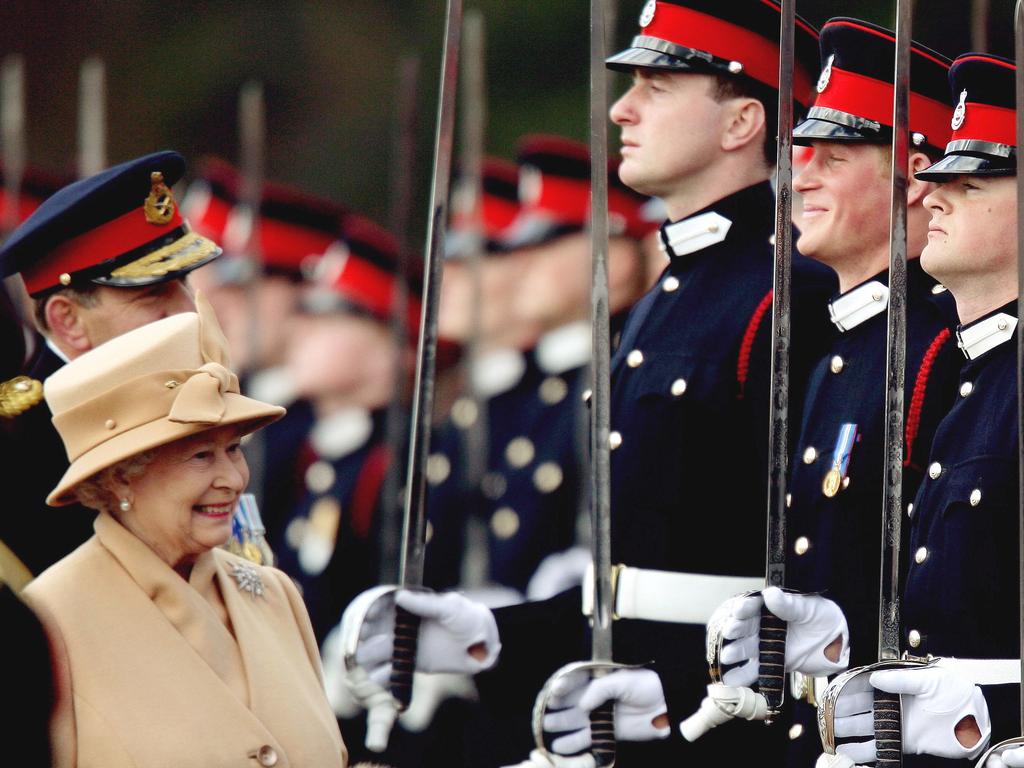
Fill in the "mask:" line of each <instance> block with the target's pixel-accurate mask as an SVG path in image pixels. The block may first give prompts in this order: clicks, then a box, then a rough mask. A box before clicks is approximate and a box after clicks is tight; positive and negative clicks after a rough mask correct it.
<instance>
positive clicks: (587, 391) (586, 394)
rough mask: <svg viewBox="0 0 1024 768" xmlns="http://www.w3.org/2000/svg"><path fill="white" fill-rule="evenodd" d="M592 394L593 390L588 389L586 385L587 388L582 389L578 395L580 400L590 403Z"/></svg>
mask: <svg viewBox="0 0 1024 768" xmlns="http://www.w3.org/2000/svg"><path fill="white" fill-rule="evenodd" d="M593 396H594V390H592V389H590V388H589V387H588V388H587V389H584V390H583V394H582V395H580V400H582V401H583V402H584V403H590V399H591V398H592V397H593Z"/></svg>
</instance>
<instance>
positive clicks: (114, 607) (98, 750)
mask: <svg viewBox="0 0 1024 768" xmlns="http://www.w3.org/2000/svg"><path fill="white" fill-rule="evenodd" d="M242 562H244V561H242V560H240V559H239V558H237V557H235V556H234V555H231V554H229V553H227V552H224V551H222V550H213V551H212V552H208V553H206V554H204V555H202V556H201V557H200V558H199V559H198V560H197V562H196V564H195V566H194V568H193V570H192V574H191V576H190V579H189V581H188V582H187V583H186V582H185V581H184V580H183V579H182V578H181V577H180V576H178V575H177V574H176V573H175V572H174V571H173V570H172V569H171V568H170V567H169V566H168V565H166V564H165V563H164V562H163V561H162V560H160V559H159V558H158V557H157V556H156V555H155V554H154V553H153V551H152V550H150V549H149V547H147V546H146V545H145V544H143V543H142V542H141V541H139V540H138V539H137V538H135V536H133V535H132V534H131V533H129V532H128V531H127V530H126V529H125V528H123V527H122V526H121V525H120V524H119V523H118V522H117V521H116V520H114V519H113V518H112V517H110V516H108V515H105V514H101V515H100V516H99V517H98V518H97V520H96V535H95V536H93V537H92V538H91V539H89V541H87V542H86V543H85V544H83V545H82V546H81V547H79V548H78V549H77V550H75V551H74V552H72V553H71V554H70V555H68V556H67V557H65V558H64V559H63V560H61V561H60V562H58V563H56V564H55V565H53V566H52V567H51V568H49V569H47V570H46V571H45V572H44V573H43V574H42V575H40V576H39V578H37V579H36V580H35V581H34V582H32V584H30V585H29V587H28V588H27V589H26V590H25V596H26V598H27V599H28V601H29V602H30V603H31V604H32V605H33V606H34V607H36V608H37V610H39V612H40V613H41V614H42V615H43V616H44V617H45V618H46V619H47V624H48V625H49V629H50V630H51V633H52V634H53V639H54V646H55V648H56V651H57V658H58V666H60V665H64V666H65V667H66V670H67V673H68V674H67V680H68V681H69V685H70V692H71V696H70V697H69V699H68V706H67V707H66V711H65V712H64V713H63V714H61V715H60V716H59V717H58V718H57V722H56V725H55V733H56V735H55V745H54V746H55V753H56V755H57V756H58V764H59V765H60V766H61V767H62V768H63V766H78V767H79V768H120V767H121V766H125V768H128V767H129V766H130V767H131V768H186V767H187V766H196V768H220V767H221V766H224V768H227V766H236V767H237V768H261V766H265V767H266V768H270V766H276V768H336V767H339V766H341V767H343V766H345V765H346V763H347V755H346V753H345V747H344V745H343V744H342V742H341V736H340V734H339V732H338V725H337V722H336V720H335V718H334V715H333V713H332V712H331V708H330V706H329V705H328V703H327V699H326V697H325V695H324V691H323V684H322V678H321V669H320V657H319V655H318V652H317V647H316V642H315V640H314V639H313V632H312V629H311V627H310V624H309V618H308V616H307V614H306V610H305V608H304V606H303V604H302V600H301V599H300V597H299V595H298V592H297V591H296V589H295V587H294V586H293V585H292V583H291V581H290V580H289V579H288V577H287V576H285V575H284V574H283V573H281V572H280V571H277V570H274V569H272V568H265V567H259V566H257V568H258V570H259V574H260V578H261V580H262V584H263V589H264V593H263V595H261V596H254V595H252V594H250V593H249V592H244V591H242V590H241V589H240V588H239V585H238V583H236V581H235V579H234V578H233V577H232V573H233V569H234V566H235V564H237V563H242Z"/></svg>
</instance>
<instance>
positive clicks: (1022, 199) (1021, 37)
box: [1013, 0, 1024, 734]
mask: <svg viewBox="0 0 1024 768" xmlns="http://www.w3.org/2000/svg"><path fill="white" fill-rule="evenodd" d="M1013 31H1014V56H1015V58H1016V62H1017V73H1016V89H1015V95H1016V98H1017V101H1016V105H1017V146H1018V147H1024V69H1022V68H1021V66H1022V64H1024V0H1017V6H1016V8H1015V9H1014V12H1013ZM1022 286H1024V176H1022V175H1021V173H1020V168H1019V167H1018V169H1017V316H1018V317H1021V318H1024V293H1022V292H1021V287H1022ZM1021 366H1024V333H1022V332H1021V331H1020V330H1018V331H1017V451H1018V459H1017V461H1018V464H1017V469H1018V472H1019V473H1020V477H1019V482H1020V484H1019V485H1018V488H1017V493H1018V503H1019V504H1020V505H1021V506H1020V528H1019V544H1018V546H1019V547H1020V549H1019V550H1018V551H1019V553H1020V605H1021V606H1022V609H1021V623H1020V643H1021V680H1022V681H1024V369H1022V367H1021ZM1020 696H1021V698H1020V713H1021V714H1020V716H1021V724H1020V732H1021V734H1024V684H1022V685H1021V686H1020Z"/></svg>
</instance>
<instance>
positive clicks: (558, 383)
mask: <svg viewBox="0 0 1024 768" xmlns="http://www.w3.org/2000/svg"><path fill="white" fill-rule="evenodd" d="M538 394H539V395H540V399H541V401H542V402H544V403H545V404H546V405H557V404H558V403H560V402H562V401H563V400H564V399H565V396H566V395H567V394H569V385H568V384H566V383H565V379H563V378H562V377H560V376H548V377H547V378H546V379H544V381H542V382H541V384H540V390H539V391H538Z"/></svg>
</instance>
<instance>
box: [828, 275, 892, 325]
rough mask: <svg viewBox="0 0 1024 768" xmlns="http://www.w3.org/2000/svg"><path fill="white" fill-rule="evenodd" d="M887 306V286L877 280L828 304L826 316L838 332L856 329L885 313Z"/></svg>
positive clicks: (859, 286) (858, 287) (860, 286)
mask: <svg viewBox="0 0 1024 768" xmlns="http://www.w3.org/2000/svg"><path fill="white" fill-rule="evenodd" d="M888 306H889V286H887V285H886V284H885V283H881V282H879V281H878V280H871V281H870V282H867V283H864V284H863V285H858V286H857V287H856V288H853V289H852V290H849V291H847V292H846V293H844V294H843V295H842V296H838V297H836V298H835V299H833V300H832V301H830V302H829V303H828V314H829V317H831V318H832V323H833V324H834V325H835V327H836V328H838V329H839V330H840V331H843V332H844V333H845V332H846V331H849V330H852V329H854V328H856V327H857V326H858V325H860V324H861V323H863V322H864V321H865V320H870V319H871V318H872V317H874V316H875V315H878V314H881V313H882V312H885V309H886V307H888Z"/></svg>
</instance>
